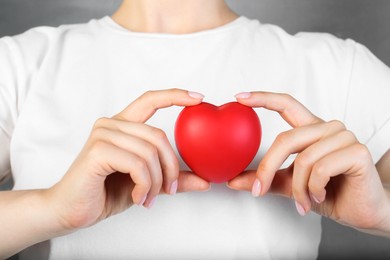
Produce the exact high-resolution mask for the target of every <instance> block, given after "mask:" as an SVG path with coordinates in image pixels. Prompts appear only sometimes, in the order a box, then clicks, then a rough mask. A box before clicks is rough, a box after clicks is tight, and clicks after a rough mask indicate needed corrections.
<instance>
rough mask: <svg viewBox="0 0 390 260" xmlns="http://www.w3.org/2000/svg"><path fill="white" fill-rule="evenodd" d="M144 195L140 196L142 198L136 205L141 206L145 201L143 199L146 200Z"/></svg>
mask: <svg viewBox="0 0 390 260" xmlns="http://www.w3.org/2000/svg"><path fill="white" fill-rule="evenodd" d="M146 196H147V195H145V197H143V198H142V200H141V201H140V202H138V203H137V205H138V206H142V205H143V204H144V203H145V200H146Z"/></svg>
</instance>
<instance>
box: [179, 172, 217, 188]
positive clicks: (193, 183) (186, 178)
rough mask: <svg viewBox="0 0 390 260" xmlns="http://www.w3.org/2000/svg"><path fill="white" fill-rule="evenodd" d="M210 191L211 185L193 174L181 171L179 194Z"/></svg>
mask: <svg viewBox="0 0 390 260" xmlns="http://www.w3.org/2000/svg"><path fill="white" fill-rule="evenodd" d="M209 189H210V183H209V182H208V181H206V180H204V179H202V178H200V177H199V176H197V175H195V174H194V173H193V172H189V171H181V172H180V173H179V178H178V187H177V191H178V192H188V191H207V190H209Z"/></svg>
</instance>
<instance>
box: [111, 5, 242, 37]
mask: <svg viewBox="0 0 390 260" xmlns="http://www.w3.org/2000/svg"><path fill="white" fill-rule="evenodd" d="M237 17H238V16H237V14H235V13H234V12H233V11H232V10H231V9H230V8H229V7H228V6H227V5H226V3H225V2H224V1H223V0H124V1H123V2H122V5H121V6H120V7H119V9H118V10H117V11H116V12H115V13H114V14H113V15H112V19H113V20H114V21H115V22H116V23H118V24H119V25H121V26H122V27H124V28H126V29H128V30H130V31H134V32H151V33H172V34H184V33H192V32H198V31H203V30H208V29H212V28H216V27H219V26H221V25H224V24H226V23H229V22H231V21H233V20H234V19H236V18H237Z"/></svg>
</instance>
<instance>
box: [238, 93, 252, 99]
mask: <svg viewBox="0 0 390 260" xmlns="http://www.w3.org/2000/svg"><path fill="white" fill-rule="evenodd" d="M250 96H251V93H250V92H241V93H238V94H236V95H235V96H234V97H235V98H249V97H250Z"/></svg>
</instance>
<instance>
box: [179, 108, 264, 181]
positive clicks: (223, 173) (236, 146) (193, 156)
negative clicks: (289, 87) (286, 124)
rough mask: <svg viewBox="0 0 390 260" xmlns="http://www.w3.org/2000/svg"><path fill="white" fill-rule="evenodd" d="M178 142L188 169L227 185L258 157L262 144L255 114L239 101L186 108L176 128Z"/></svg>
mask: <svg viewBox="0 0 390 260" xmlns="http://www.w3.org/2000/svg"><path fill="white" fill-rule="evenodd" d="M175 141H176V146H177V149H178V151H179V154H180V156H181V157H182V159H183V160H184V162H185V163H186V164H187V165H188V167H189V168H190V169H191V170H192V171H193V172H195V173H196V174H198V175H199V176H200V177H202V178H204V179H205V180H207V181H210V182H214V183H222V182H226V181H228V180H230V179H232V178H234V177H236V176H237V175H239V174H240V173H241V172H242V171H244V170H245V168H246V167H247V166H248V165H249V163H250V162H251V161H252V160H253V158H254V157H255V155H256V153H257V150H258V149H259V146H260V141H261V124H260V120H259V118H258V116H257V114H256V112H255V111H254V110H253V109H252V108H251V107H247V106H244V105H242V104H240V103H237V102H231V103H227V104H225V105H222V106H220V107H217V106H214V105H212V104H209V103H201V104H199V105H196V106H190V107H186V108H184V109H183V110H182V111H181V112H180V114H179V116H178V118H177V120H176V125H175Z"/></svg>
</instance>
